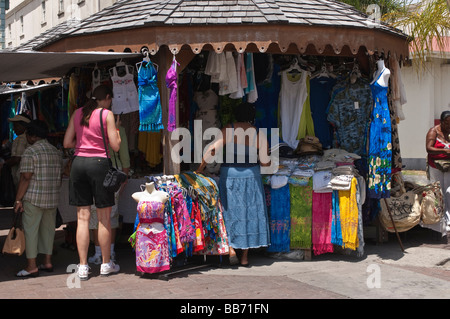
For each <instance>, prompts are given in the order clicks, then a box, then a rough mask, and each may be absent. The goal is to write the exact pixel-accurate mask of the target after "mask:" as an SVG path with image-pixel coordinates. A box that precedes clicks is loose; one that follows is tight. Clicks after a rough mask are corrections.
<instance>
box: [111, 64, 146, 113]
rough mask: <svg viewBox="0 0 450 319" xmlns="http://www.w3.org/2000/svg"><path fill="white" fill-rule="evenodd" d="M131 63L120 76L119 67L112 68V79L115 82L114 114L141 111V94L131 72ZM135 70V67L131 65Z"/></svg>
mask: <svg viewBox="0 0 450 319" xmlns="http://www.w3.org/2000/svg"><path fill="white" fill-rule="evenodd" d="M130 67H131V66H129V65H125V75H124V76H119V75H118V73H117V67H113V68H111V69H110V74H111V81H112V83H113V93H114V97H113V102H112V106H111V110H112V112H113V113H114V114H120V113H122V112H123V113H124V114H127V113H130V112H134V111H139V96H138V92H137V87H136V84H135V83H134V75H133V73H132V72H130ZM131 70H133V67H131Z"/></svg>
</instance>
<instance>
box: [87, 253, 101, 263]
mask: <svg viewBox="0 0 450 319" xmlns="http://www.w3.org/2000/svg"><path fill="white" fill-rule="evenodd" d="M88 262H89V263H91V264H95V265H100V264H101V263H102V255H94V256H92V257H89V258H88Z"/></svg>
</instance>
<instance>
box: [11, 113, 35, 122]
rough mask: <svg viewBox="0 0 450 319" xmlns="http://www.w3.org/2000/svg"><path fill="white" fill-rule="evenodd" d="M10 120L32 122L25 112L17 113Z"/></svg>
mask: <svg viewBox="0 0 450 319" xmlns="http://www.w3.org/2000/svg"><path fill="white" fill-rule="evenodd" d="M8 121H9V122H25V123H30V122H31V119H30V118H29V117H28V116H26V115H24V114H17V115H16V116H14V117H13V118H10V119H8Z"/></svg>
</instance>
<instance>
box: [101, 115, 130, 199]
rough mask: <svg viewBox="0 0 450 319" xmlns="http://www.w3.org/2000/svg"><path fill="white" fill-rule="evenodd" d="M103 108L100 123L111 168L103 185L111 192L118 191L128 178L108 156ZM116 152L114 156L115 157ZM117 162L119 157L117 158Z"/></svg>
mask: <svg viewBox="0 0 450 319" xmlns="http://www.w3.org/2000/svg"><path fill="white" fill-rule="evenodd" d="M102 113H103V109H102V110H101V111H100V124H101V127H102V136H103V144H104V145H105V152H106V157H107V158H108V163H109V170H108V172H107V173H106V176H105V179H104V180H103V186H104V187H105V188H106V189H107V190H108V191H109V192H113V193H115V192H117V191H118V190H119V189H120V186H122V184H123V183H124V182H125V181H126V180H127V174H125V173H124V172H122V171H121V170H119V169H117V168H115V167H113V166H112V163H111V159H110V158H109V156H108V149H107V147H106V139H105V131H104V129H103V117H102ZM115 156H116V155H115V153H114V158H115ZM116 163H117V159H116Z"/></svg>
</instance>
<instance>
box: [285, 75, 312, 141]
mask: <svg viewBox="0 0 450 319" xmlns="http://www.w3.org/2000/svg"><path fill="white" fill-rule="evenodd" d="M300 72H301V73H299V74H298V75H295V78H294V81H292V80H290V79H289V77H290V75H288V71H283V72H282V73H281V74H282V75H281V91H280V115H281V134H282V138H283V141H284V142H286V144H288V145H289V146H290V147H291V148H293V149H296V148H297V145H298V142H299V141H298V140H297V136H298V128H299V126H300V118H301V115H302V111H303V105H304V103H305V101H306V98H307V95H308V90H307V86H306V80H307V75H308V72H306V71H300Z"/></svg>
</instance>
